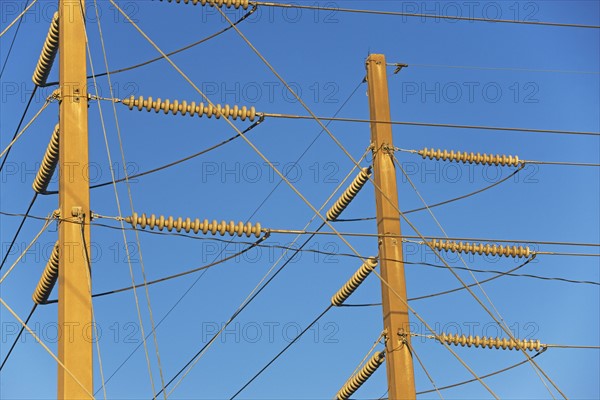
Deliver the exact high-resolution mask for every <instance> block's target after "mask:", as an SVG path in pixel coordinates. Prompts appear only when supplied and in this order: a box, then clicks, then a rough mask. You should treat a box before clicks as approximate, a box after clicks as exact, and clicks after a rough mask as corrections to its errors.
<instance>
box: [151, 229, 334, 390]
mask: <svg viewBox="0 0 600 400" xmlns="http://www.w3.org/2000/svg"><path fill="white" fill-rule="evenodd" d="M323 226H324V224H321V226H320V227H319V229H321V228H322V227H323ZM317 230H318V229H317ZM313 237H314V235H312V236H310V237H309V238H308V239H306V240H305V241H304V243H302V245H301V246H300V248H299V249H298V250H296V251H295V252H294V253H292V255H291V256H290V257H289V258H288V259H287V260H286V261H285V262H284V263H283V264H282V265H281V267H279V268H278V269H277V271H275V273H274V274H273V275H271V277H270V278H269V279H268V280H267V281H265V282H264V283H263V284H262V285H261V286H260V288H259V289H258V290H257V291H256V292H255V293H254V294H253V295H252V296H251V297H250V298H249V299H248V300H247V301H245V302H244V304H243V305H242V306H241V307H239V308H238V309H237V310H236V311H235V312H234V313H233V314H232V315H231V317H229V319H228V320H227V322H226V323H225V324H224V325H223V328H221V330H220V331H219V332H222V331H223V329H225V328H227V326H229V324H230V323H231V322H233V320H235V319H236V318H237V316H238V315H239V314H240V313H241V312H242V311H244V309H245V308H246V307H247V306H248V305H249V304H250V303H251V302H252V301H253V300H254V299H255V298H256V297H257V296H258V295H259V294H260V293H261V292H262V291H263V290H264V289H265V288H266V287H267V285H269V283H271V282H272V281H273V279H275V277H276V276H277V275H278V274H279V273H280V272H281V271H282V270H283V269H284V268H285V267H286V266H287V265H288V264H289V263H290V262H291V261H292V260H293V259H294V257H295V256H296V254H298V253H299V251H300V250H301V249H302V248H304V246H306V245H307V244H308V242H310V240H312V238H313ZM216 337H217V335H216V334H215V335H213V337H212V338H211V339H210V340H209V341H208V342H207V343H206V344H205V345H204V346H202V348H201V349H200V350H198V351H197V352H196V354H194V355H193V356H192V358H190V360H189V361H188V362H187V363H186V364H185V365H184V366H183V367H181V368H180V369H179V371H177V373H176V374H175V375H174V376H173V378H171V380H169V382H167V384H166V385H165V389H167V388H168V387H169V385H170V384H171V383H173V381H174V380H175V379H177V377H178V376H179V375H181V374H182V373H183V371H185V370H186V369H187V367H189V366H190V365H192V363H193V362H194V361H195V360H196V359H197V358H198V357H199V356H200V355H201V354H202V353H203V352H204V351H205V350H206V349H207V348H208V346H209V345H210V344H212V343H213V342H214V340H215V339H216ZM180 382H181V381H180ZM159 394H160V392H159V393H157V394H156V396H158V395H159ZM156 396H155V398H156Z"/></svg>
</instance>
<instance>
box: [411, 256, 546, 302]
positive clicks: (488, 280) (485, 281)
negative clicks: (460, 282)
mask: <svg viewBox="0 0 600 400" xmlns="http://www.w3.org/2000/svg"><path fill="white" fill-rule="evenodd" d="M534 259H535V255H534V256H532V257H530V258H528V259H527V261H525V262H524V263H522V264H519V265H517V266H516V267H515V268H512V269H510V270H509V271H506V272H500V273H499V274H497V275H495V276H493V277H491V278H488V279H484V280H482V281H477V280H476V281H475V283H471V284H470V285H467V286H460V287H457V288H454V289H449V290H444V291H441V292H436V293H431V294H427V295H423V296H418V297H412V298H409V299H408V300H409V301H415V300H424V299H429V298H432V297H438V296H443V295H445V294H450V293H454V292H459V291H461V290H465V289H466V288H467V287H474V286H479V285H481V284H484V283H487V282H490V281H493V280H495V279H498V278H501V277H503V276H505V275H507V274H510V273H513V272H515V271H517V270H519V269H521V268H523V267H524V266H526V265H527V264H529V263H530V262H531V261H533V260H534ZM444 268H445V267H444ZM452 268H453V269H458V268H456V267H452ZM460 269H461V270H463V271H469V272H474V271H473V270H472V269H471V268H468V267H461V268H460Z"/></svg>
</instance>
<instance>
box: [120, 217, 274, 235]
mask: <svg viewBox="0 0 600 400" xmlns="http://www.w3.org/2000/svg"><path fill="white" fill-rule="evenodd" d="M125 222H127V223H129V224H131V226H133V228H136V227H138V226H139V227H140V228H142V229H145V228H146V227H148V228H150V229H154V228H157V229H158V230H159V231H162V230H163V229H165V228H166V229H167V231H169V232H171V231H172V230H173V229H175V231H177V232H181V231H182V230H183V231H184V232H186V233H189V232H190V231H193V232H194V233H198V232H202V233H203V234H207V233H210V234H212V235H216V234H219V235H221V236H225V234H229V235H230V236H236V235H237V236H242V235H246V237H250V236H252V235H254V236H255V237H260V234H261V233H262V231H263V230H262V227H261V225H260V224H259V223H257V224H254V225H252V224H251V223H250V222H248V223H247V224H244V223H243V222H241V221H240V222H238V223H237V224H236V223H235V222H234V221H229V223H227V222H225V221H221V223H218V222H217V221H216V220H213V221H212V222H209V221H208V220H207V219H205V220H204V221H200V220H199V219H198V218H196V219H195V220H194V221H192V220H191V219H190V218H186V219H185V220H184V219H183V218H181V217H179V218H177V219H176V220H175V219H173V217H171V216H170V217H167V218H165V217H164V216H162V215H161V216H160V217H158V218H157V217H156V216H155V215H154V214H152V215H151V216H150V217H147V216H146V214H142V215H141V216H139V215H138V213H134V214H133V215H132V216H130V217H126V218H125Z"/></svg>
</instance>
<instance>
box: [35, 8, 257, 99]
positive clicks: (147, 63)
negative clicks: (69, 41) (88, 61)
mask: <svg viewBox="0 0 600 400" xmlns="http://www.w3.org/2000/svg"><path fill="white" fill-rule="evenodd" d="M256 10H257V7H256V6H254V7H252V8H251V9H250V10H249V11H248V12H246V13H245V14H244V15H242V17H240V19H238V20H237V21H235V25H237V24H239V23H241V22H242V21H244V20H246V19H247V18H248V17H250V16H251V15H252V14H254V12H255V11H256ZM230 29H231V26H226V27H225V28H223V29H221V30H220V31H218V32H215V33H213V34H211V35H209V36H206V37H204V38H202V39H200V40H197V41H195V42H193V43H190V44H188V45H186V46H183V47H180V48H178V49H176V50H173V51H171V52H169V53H167V56H169V57H170V56H173V55H175V54H179V53H182V52H184V51H186V50H189V49H191V48H194V47H196V46H198V45H200V44H202V43H204V42H207V41H209V40H211V39H214V38H215V37H217V36H219V35H221V34H223V33H225V32H227V31H228V30H230ZM160 60H164V57H162V56H160V57H155V58H151V59H149V60H146V61H143V62H141V63H138V64H134V65H130V66H129V67H125V68H120V69H115V70H112V71H108V72H102V73H99V74H95V75H89V76H88V77H87V78H88V79H92V78H94V77H95V78H101V77H103V76H107V75H109V74H110V75H115V74H120V73H122V72H127V71H133V70H134V69H138V68H141V67H145V66H147V65H150V64H153V63H155V62H157V61H160ZM55 85H58V82H48V83H46V84H45V85H44V86H45V87H47V86H55Z"/></svg>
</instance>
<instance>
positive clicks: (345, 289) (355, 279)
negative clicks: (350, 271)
mask: <svg viewBox="0 0 600 400" xmlns="http://www.w3.org/2000/svg"><path fill="white" fill-rule="evenodd" d="M376 266H377V259H375V258H374V257H371V258H369V259H367V261H366V262H365V263H364V264H363V265H362V266H361V267H360V268H359V269H358V271H356V272H355V273H354V275H352V277H351V278H350V280H349V281H348V282H346V284H345V285H344V286H342V288H341V289H340V290H338V291H337V293H336V294H334V295H333V297H331V304H332V305H334V306H336V307H340V306H341V305H342V304H344V301H346V300H347V299H348V297H350V295H351V294H352V293H353V292H354V291H355V290H356V288H357V287H359V286H360V284H361V283H363V281H364V280H365V279H367V276H369V274H370V273H371V271H373V270H374V269H375V267H376Z"/></svg>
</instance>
